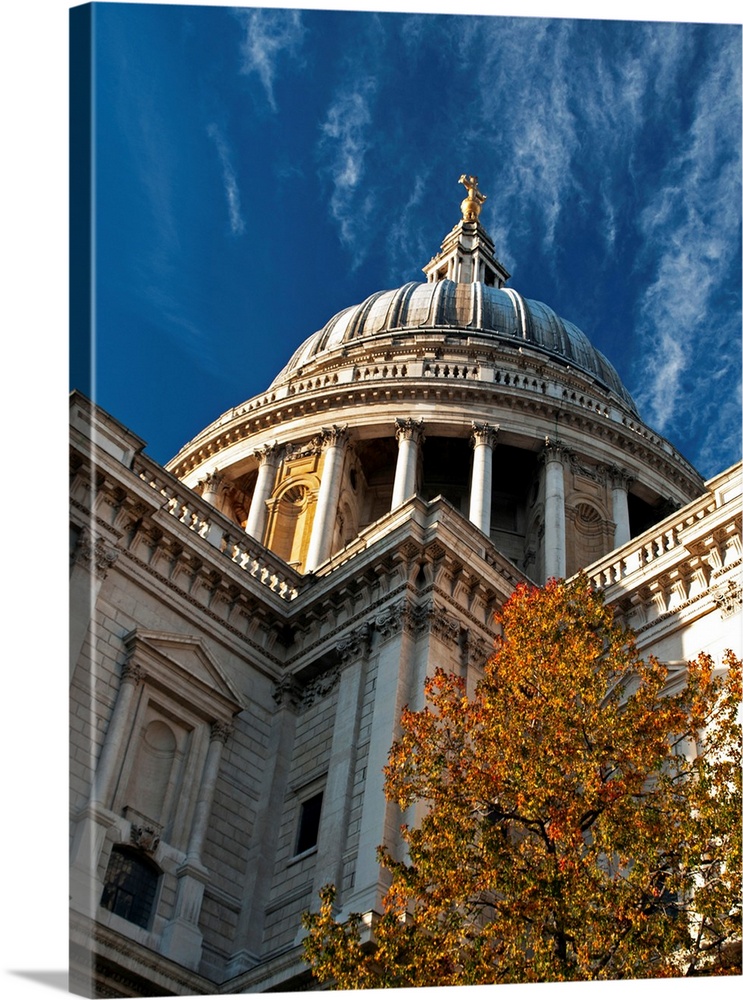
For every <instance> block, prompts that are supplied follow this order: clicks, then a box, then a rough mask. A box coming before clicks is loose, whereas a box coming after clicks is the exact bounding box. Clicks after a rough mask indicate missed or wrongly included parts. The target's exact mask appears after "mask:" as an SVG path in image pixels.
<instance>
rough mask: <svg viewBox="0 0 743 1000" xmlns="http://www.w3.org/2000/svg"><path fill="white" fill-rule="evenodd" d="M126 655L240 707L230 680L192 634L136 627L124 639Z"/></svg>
mask: <svg viewBox="0 0 743 1000" xmlns="http://www.w3.org/2000/svg"><path fill="white" fill-rule="evenodd" d="M124 643H125V645H126V647H127V649H128V650H129V655H130V658H136V659H138V660H143V661H145V664H144V665H145V669H147V667H148V666H149V668H150V670H151V671H152V670H154V671H155V672H156V673H157V674H158V675H160V674H161V673H162V671H166V672H169V673H171V674H173V675H174V677H175V676H177V677H178V679H179V680H180V682H181V685H183V684H184V683H185V684H186V685H189V684H190V686H192V687H193V688H194V690H196V689H198V690H199V691H201V692H203V691H205V690H207V691H209V692H210V694H211V696H212V697H214V698H216V699H217V700H219V701H221V702H225V703H229V704H231V705H233V706H234V711H237V710H239V709H241V708H242V707H243V705H242V699H241V697H240V694H239V693H238V691H237V690H236V688H235V687H234V685H233V684H232V683H231V682H230V680H229V678H228V677H227V675H226V673H225V671H224V670H223V669H222V667H221V666H220V664H219V662H218V661H217V659H216V657H215V656H214V654H213V653H212V652H211V651H210V649H209V647H208V646H207V644H206V642H205V641H204V640H203V639H202V638H201V637H200V636H195V635H180V634H178V633H176V632H161V631H154V630H149V629H140V628H137V629H135V630H134V631H132V632H130V633H129V634H128V635H127V636H126V637H125V639H124Z"/></svg>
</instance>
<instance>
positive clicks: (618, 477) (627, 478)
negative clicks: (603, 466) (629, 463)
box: [606, 465, 635, 490]
mask: <svg viewBox="0 0 743 1000" xmlns="http://www.w3.org/2000/svg"><path fill="white" fill-rule="evenodd" d="M606 472H607V475H608V477H609V483H610V484H611V487H612V489H615V490H628V489H629V487H630V484H631V483H633V482H634V481H635V477H634V476H631V475H630V474H629V472H627V470H626V469H621V468H620V467H619V466H618V465H610V466H609V467H608V468H607V470H606Z"/></svg>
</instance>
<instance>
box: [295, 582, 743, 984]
mask: <svg viewBox="0 0 743 1000" xmlns="http://www.w3.org/2000/svg"><path fill="white" fill-rule="evenodd" d="M500 624H501V632H502V636H501V638H500V639H499V640H498V641H497V643H496V647H495V652H494V655H493V656H492V658H491V659H490V661H489V662H488V663H487V665H486V667H485V669H484V676H483V678H482V680H481V681H480V682H479V684H478V685H477V688H476V691H475V693H474V695H473V696H472V697H471V698H469V697H467V695H466V693H465V684H464V682H463V681H462V679H460V678H459V677H456V676H453V675H451V674H446V673H444V672H442V671H437V672H436V674H435V676H433V677H432V678H430V679H429V680H428V682H427V685H426V697H427V705H426V707H425V708H424V709H423V711H420V712H412V711H408V710H406V711H405V713H404V715H403V718H402V721H401V733H402V735H401V736H400V738H399V740H398V741H397V742H396V743H395V744H394V746H393V747H392V749H391V752H390V756H389V763H388V765H387V768H386V794H387V797H388V798H389V799H390V800H392V801H394V802H396V803H398V805H399V806H400V808H401V809H402V810H410V812H409V813H408V814H407V815H408V818H409V819H410V824H409V825H405V826H403V839H404V841H405V843H406V846H407V856H406V857H405V858H404V859H395V858H393V857H392V855H391V854H390V852H389V851H388V850H386V849H385V848H384V847H382V848H380V849H379V859H380V862H381V864H382V865H383V866H384V867H385V868H386V869H387V870H388V872H389V874H390V888H389V891H388V893H387V895H386V898H385V902H384V912H383V913H382V914H377V915H372V917H373V921H372V926H371V931H370V929H369V918H367V919H366V920H362V918H361V917H360V916H358V915H355V916H352V917H351V918H350V919H348V920H347V921H345V922H344V923H339V922H337V921H336V920H335V918H334V907H333V900H334V896H335V891H334V889H333V888H332V887H330V886H328V887H326V888H325V889H324V890H323V892H322V894H321V896H322V903H321V907H320V910H319V912H318V913H315V914H306V915H305V917H304V922H305V927H306V928H307V929H308V931H309V933H308V936H307V938H306V939H305V956H306V959H307V961H308V962H309V964H310V966H311V967H312V970H313V972H314V974H315V976H316V977H317V978H318V979H319V980H320V981H322V982H327V983H330V984H331V985H335V986H337V987H339V988H350V989H353V988H356V989H358V988H366V987H385V986H391V987H395V986H435V985H466V984H478V983H479V984H483V983H523V982H547V981H564V980H589V979H591V980H597V979H620V978H632V977H644V978H647V977H656V976H679V975H695V974H697V975H698V974H703V973H705V972H711V971H713V972H716V973H719V972H723V971H726V968H725V967H726V961H725V960H724V958H723V956H725V955H726V954H729V952H730V949H731V948H732V950H733V954H734V953H735V947H736V942H737V949H738V963H739V961H740V862H741V821H740V814H741V813H740V810H741V800H740V726H739V724H738V722H737V711H738V705H739V700H740V689H741V664H740V661H739V660H738V659H737V658H736V657H734V656H733V655H732V653H728V654H727V655H726V659H725V665H726V667H727V671H726V672H724V676H719V674H720V672H719V671H718V672H717V673H716V672H715V671H714V669H713V667H714V665H713V662H712V660H711V659H710V657H709V656H706V655H702V656H700V657H698V659H697V660H695V661H694V662H692V663H689V666H688V677H687V680H686V684H685V686H684V688H683V690H681V691H680V692H677V693H664V687H666V686H667V681H668V675H667V671H666V669H665V667H664V666H663V665H662V664H660V663H659V662H658V661H657V660H655V659H652V658H651V659H649V660H648V661H643V660H642V659H640V657H639V656H638V653H637V650H636V646H635V643H634V639H633V636H632V634H631V633H630V632H628V631H627V630H626V629H624V628H622V627H621V626H620V625H619V624H618V623H617V622H616V621H615V620H614V617H613V613H612V611H611V609H609V608H607V607H606V606H605V605H604V604H603V602H602V599H601V597H600V595H598V594H596V593H593V592H592V590H591V588H590V585H589V583H588V581H587V579H586V578H585V577H579V578H578V579H576V580H574V581H573V582H569V583H565V582H560V581H557V582H556V581H551V582H550V583H548V584H547V586H546V587H544V588H541V589H538V588H531V587H526V586H522V587H519V588H518V589H517V590H516V592H515V593H514V594H513V596H512V597H511V599H510V600H509V601H508V603H507V604H506V605H505V607H504V608H503V611H502V613H501V615H500ZM727 964H729V962H728V963H727ZM733 971H738V972H739V971H740V967H739V964H738V969H737V970H736V969H735V968H734V967H733Z"/></svg>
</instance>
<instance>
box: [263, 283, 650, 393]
mask: <svg viewBox="0 0 743 1000" xmlns="http://www.w3.org/2000/svg"><path fill="white" fill-rule="evenodd" d="M406 329H407V330H411V331H415V332H425V333H427V334H430V335H431V336H432V337H435V336H436V331H437V330H440V331H442V332H443V331H446V332H449V331H452V330H457V329H459V330H462V331H466V332H471V333H477V334H479V335H484V336H488V335H490V336H492V337H493V338H494V339H496V340H510V341H514V340H515V341H519V342H522V343H528V344H529V345H530V346H532V347H534V348H535V349H537V350H541V351H544V352H545V353H546V354H547V355H549V356H550V357H551V358H553V359H554V360H555V361H559V360H562V361H563V362H565V363H568V364H570V365H574V366H575V367H576V368H577V369H581V370H583V371H584V372H586V373H587V374H589V375H591V376H592V377H594V378H596V379H597V380H598V381H599V382H600V383H601V384H602V385H603V386H605V387H606V388H607V389H609V390H610V391H611V392H613V393H615V394H616V395H617V396H618V397H619V399H621V400H622V401H623V402H624V403H625V404H626V405H628V406H629V407H630V408H631V409H632V410H633V411H634V412H635V413H636V412H637V410H636V407H635V404H634V402H633V400H632V397H631V396H630V394H629V392H628V391H627V389H626V388H625V387H624V385H623V384H622V381H621V379H620V378H619V375H618V374H617V372H616V369H615V368H614V367H613V365H612V364H611V363H610V362H609V361H608V360H607V358H606V357H605V356H604V355H603V354H601V352H600V351H598V350H597V349H596V348H595V347H594V346H593V345H592V344H591V342H590V340H589V339H588V337H587V336H586V334H585V333H584V332H583V331H582V330H581V329H580V328H579V327H577V326H576V325H575V324H574V323H571V322H570V321H569V320H565V319H562V317H560V316H558V315H557V313H556V312H555V311H554V309H552V308H551V307H550V306H548V305H545V303H544V302H539V301H537V300H536V299H525V298H523V296H521V295H520V294H519V293H518V292H517V291H516V290H515V289H513V288H496V287H494V286H491V285H484V284H482V283H481V282H473V283H456V282H454V281H450V280H448V279H444V280H442V281H433V282H422V281H410V282H408V283H407V284H405V285H402V286H401V287H400V288H394V289H388V290H385V291H379V292H375V293H374V294H373V295H370V296H368V298H366V299H364V301H363V302H360V303H359V304H358V305H355V306H350V307H349V308H347V309H343V310H341V311H340V312H338V313H336V314H335V316H333V317H331V319H329V320H328V322H327V323H326V324H325V326H324V327H323V328H322V329H321V330H318V331H317V332H316V333H313V334H312V336H311V337H308V338H307V340H306V341H305V342H304V343H303V344H301V345H300V347H299V348H298V349H297V350H296V351H295V352H294V354H293V355H292V357H291V359H290V361H289V363H288V364H287V365H286V366H285V367H284V369H283V370H282V371H281V372H280V373H279V375H278V376H277V377H276V378H275V379H274V381H273V383H272V385H274V386H275V385H278V384H280V383H283V382H286V381H288V380H289V379H291V378H292V376H293V375H294V374H296V373H299V371H300V370H301V369H303V368H304V367H305V366H306V365H308V364H315V363H319V362H320V361H321V360H322V356H323V355H325V354H328V353H330V352H331V351H334V350H336V349H337V348H339V347H341V346H344V345H353V344H357V343H360V342H361V341H363V340H367V339H369V338H371V337H376V336H378V335H380V334H384V333H389V332H391V331H400V330H406Z"/></svg>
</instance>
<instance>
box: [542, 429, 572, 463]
mask: <svg viewBox="0 0 743 1000" xmlns="http://www.w3.org/2000/svg"><path fill="white" fill-rule="evenodd" d="M569 455H570V451H569V450H568V448H567V447H566V446H565V445H564V444H563V443H562V441H560V440H559V438H552V437H550V436H549V434H547V435H546V436H545V438H544V444H543V445H542V448H541V450H540V452H539V457H540V459H541V460H542V461H544V462H559V463H560V464H562V463H563V461H564V460H565V459H566V458H568V457H569Z"/></svg>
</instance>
